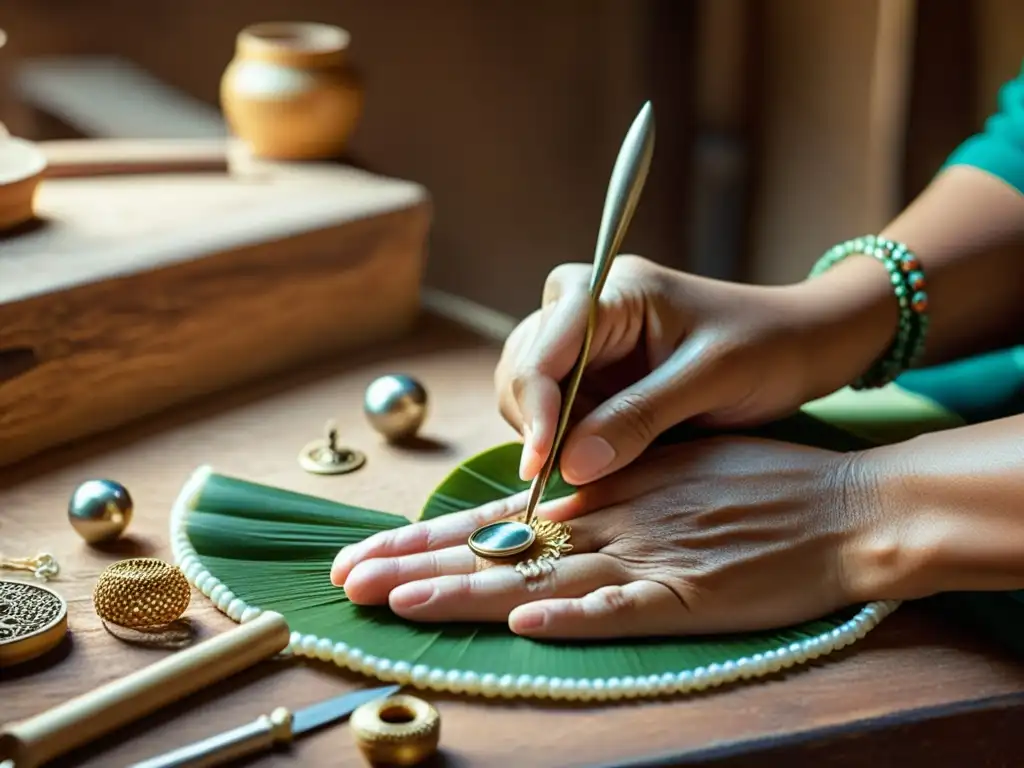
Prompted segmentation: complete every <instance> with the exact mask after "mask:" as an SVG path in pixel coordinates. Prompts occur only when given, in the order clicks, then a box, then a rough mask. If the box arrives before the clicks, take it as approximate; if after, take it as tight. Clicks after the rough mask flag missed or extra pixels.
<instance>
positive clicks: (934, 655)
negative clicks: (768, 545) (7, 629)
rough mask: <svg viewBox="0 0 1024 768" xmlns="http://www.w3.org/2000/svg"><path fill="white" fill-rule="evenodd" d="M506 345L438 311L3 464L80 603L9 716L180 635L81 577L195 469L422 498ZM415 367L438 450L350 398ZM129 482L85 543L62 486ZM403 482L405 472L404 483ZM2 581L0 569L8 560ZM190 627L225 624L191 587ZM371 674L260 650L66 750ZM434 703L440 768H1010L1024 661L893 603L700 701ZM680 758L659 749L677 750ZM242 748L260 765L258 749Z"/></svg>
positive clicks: (387, 500) (5, 695)
mask: <svg viewBox="0 0 1024 768" xmlns="http://www.w3.org/2000/svg"><path fill="white" fill-rule="evenodd" d="M499 348H500V346H499V344H498V343H497V342H496V341H495V340H493V339H492V340H488V339H487V338H485V337H484V336H482V335H477V334H476V333H474V332H471V331H469V330H468V329H467V328H465V327H460V326H458V325H456V324H455V323H453V322H451V321H449V320H443V319H440V318H438V317H436V316H435V315H433V314H431V313H428V314H426V315H425V318H424V321H423V322H422V323H419V324H418V327H417V330H416V332H415V334H414V335H413V336H411V337H409V338H407V339H405V340H403V341H400V342H395V343H393V344H391V345H389V346H387V347H384V348H381V349H379V350H377V351H375V352H374V353H362V354H361V355H360V356H354V355H352V356H347V357H345V359H343V360H338V361H337V364H335V365H333V366H327V367H322V368H319V369H316V370H308V371H302V372H295V373H294V374H292V375H290V376H289V377H287V378H285V379H279V380H276V381H271V382H267V383H264V384H261V385H259V386H255V387H250V388H248V389H246V390H245V391H238V392H235V393H233V394H230V395H223V396H218V397H216V398H213V399H210V400H207V401H205V402H202V403H200V404H198V405H194V406H189V407H188V408H182V409H180V410H177V411H174V412H171V413H167V414H165V415H163V416H160V417H159V418H152V419H150V420H148V421H146V422H144V423H140V424H137V425H135V426H132V427H130V428H122V429H119V430H118V431H117V432H115V433H114V434H109V435H105V436H103V437H101V438H92V439H89V440H88V441H86V442H84V443H81V444H78V445H74V446H70V447H68V448H64V449H61V450H60V451H57V452H52V453H48V454H45V455H43V456H40V457H36V458H35V459H34V460H32V461H31V462H29V463H26V464H22V465H19V466H16V467H12V468H9V469H7V470H4V471H3V472H2V473H0V542H2V545H3V546H2V549H3V550H4V552H5V553H9V554H10V555H17V556H22V555H31V554H35V553H37V552H38V551H40V550H45V551H49V552H51V553H52V554H54V555H55V556H56V557H57V559H58V560H59V561H60V563H61V565H62V566H63V572H62V574H61V575H60V577H59V579H58V580H57V581H54V582H51V586H53V587H54V588H56V589H57V590H58V591H59V592H60V593H62V594H63V595H64V596H65V597H66V598H67V600H68V602H69V606H70V607H69V616H70V627H71V634H70V640H69V642H67V643H66V644H65V645H64V646H63V647H62V648H61V649H59V651H58V652H57V653H56V654H55V655H54V656H53V657H52V658H48V659H46V660H44V661H43V662H41V663H33V664H32V665H31V666H30V667H28V668H26V669H24V670H21V671H19V672H17V673H15V672H14V671H6V672H4V673H3V677H2V678H0V721H6V720H9V719H18V718H22V717H25V716H29V715H32V714H34V713H37V712H39V711H41V710H44V709H45V708H47V707H49V706H51V705H53V704H55V703H57V702H58V701H61V700H63V699H65V698H67V697H69V696H73V695H75V694H78V693H80V692H83V691H86V690H88V689H91V688H93V687H95V686H97V685H100V684H101V683H104V682H107V681H109V680H112V679H114V678H117V677H120V676H122V675H124V674H126V673H128V672H130V671H132V670H135V669H137V668H139V667H141V666H143V665H146V664H149V663H152V662H153V661H154V660H155V659H157V658H159V657H160V656H161V655H162V654H164V653H167V652H168V651H163V650H155V649H146V648H138V647H133V646H129V645H126V644H125V643H124V642H123V641H121V640H118V639H116V638H115V637H113V636H112V635H111V634H109V633H108V632H107V631H105V630H104V628H103V627H102V625H101V624H100V621H99V620H98V619H97V617H96V615H95V614H94V612H93V610H92V604H91V599H90V593H91V589H92V585H93V583H94V581H95V579H96V577H97V576H98V575H99V573H100V572H101V571H102V569H103V568H104V567H105V566H106V565H108V564H109V563H110V562H113V561H114V560H116V559H119V558H122V557H124V556H128V555H133V554H145V555H156V556H162V557H165V558H170V553H169V547H168V510H169V507H170V504H171V502H172V500H173V499H174V497H175V495H176V494H177V493H178V491H179V489H180V488H181V485H182V483H183V481H184V480H185V479H186V478H187V477H188V475H189V473H190V472H191V471H192V470H193V469H194V468H195V467H196V466H197V465H200V464H205V463H209V464H211V465H212V466H213V467H214V468H215V469H216V470H218V471H221V472H224V473H227V474H233V475H238V476H240V477H245V478H250V479H254V480H257V481H260V482H265V483H271V484H276V485H280V486H283V487H287V488H291V489H295V490H299V491H304V492H313V493H318V494H321V495H324V496H327V497H331V498H336V499H341V500H346V501H349V502H352V503H356V504H364V505H367V506H371V507H376V508H379V509H388V510H393V511H400V512H403V513H406V514H409V515H412V514H415V513H416V512H417V511H418V509H419V506H420V504H421V503H422V501H423V499H424V498H425V496H426V495H427V494H428V493H429V492H430V490H431V489H432V488H433V487H434V485H435V484H436V483H438V482H439V481H440V480H441V479H442V477H443V476H444V475H445V474H446V473H447V471H448V470H449V469H450V468H451V467H452V465H453V464H454V463H455V462H457V461H459V460H461V459H463V458H466V457H468V456H470V455H471V454H473V453H475V452H478V451H480V450H482V449H485V448H487V447H489V446H491V445H493V444H495V443H498V442H501V441H503V440H506V439H509V438H510V436H511V433H510V431H509V429H508V427H507V426H506V425H505V424H504V423H503V422H502V421H501V419H500V417H499V416H498V413H497V409H496V407H495V404H494V396H493V392H492V371H493V367H494V364H495V362H496V360H497V355H498V352H499ZM392 371H404V372H408V373H411V374H412V375H414V376H417V377H418V378H420V379H421V380H422V381H423V382H424V383H425V385H426V386H427V388H428V390H429V392H430V397H431V412H430V416H429V420H428V422H427V425H426V427H425V433H424V434H425V436H426V437H429V438H430V439H431V440H432V441H436V446H435V447H434V448H433V449H431V450H425V451H423V452H416V451H412V450H399V449H391V448H387V447H385V446H384V445H382V443H381V442H380V440H379V439H378V438H377V437H376V435H375V434H374V433H372V432H371V430H370V428H369V426H368V425H367V424H366V422H365V420H364V419H363V417H362V414H361V412H360V410H359V404H360V400H361V396H362V392H363V388H364V387H365V385H366V383H367V382H368V381H370V379H371V378H373V377H374V376H376V375H379V374H382V373H385V372H392ZM328 418H333V419H335V420H337V423H338V425H339V428H340V429H339V431H340V437H341V440H342V442H344V443H346V444H349V445H352V446H355V447H358V448H360V449H361V450H364V451H366V452H367V454H368V459H369V460H368V462H367V464H366V466H365V467H364V468H363V469H362V470H360V471H359V472H357V473H355V474H352V475H348V476H342V477H314V476H311V475H308V474H305V473H303V471H302V470H301V469H300V468H299V467H298V465H297V463H296V455H297V453H298V451H299V450H300V448H301V447H302V446H303V445H304V444H305V443H306V442H307V441H308V440H309V439H311V438H316V437H318V436H319V435H320V433H321V429H322V427H323V424H324V421H325V420H326V419H328ZM97 476H104V477H110V478H113V479H116V480H118V481H120V482H122V483H124V484H125V485H126V486H127V487H128V488H129V490H130V491H131V493H132V494H133V496H134V498H135V501H136V517H135V520H134V521H133V523H132V526H131V529H130V534H131V535H130V537H128V538H127V539H125V540H124V541H123V542H122V543H121V545H120V546H117V547H115V548H112V549H110V550H108V551H98V550H95V549H90V548H89V547H87V546H86V545H85V544H84V543H83V542H82V541H81V540H80V539H79V538H78V537H77V536H76V535H75V533H74V532H73V531H72V530H71V528H70V526H69V525H68V523H67V521H66V516H65V515H66V505H67V499H68V495H69V494H70V492H71V490H72V488H74V486H75V485H76V484H77V483H78V482H80V481H82V480H84V479H86V478H90V477H97ZM397 478H401V482H396V479H397ZM5 576H7V574H5ZM188 616H189V617H190V618H191V620H192V622H193V624H194V626H195V627H196V631H197V633H198V635H199V637H208V636H210V635H211V634H214V633H217V632H220V631H223V630H225V629H226V628H228V627H229V626H230V621H229V620H228V619H227V618H226V617H225V616H223V615H221V614H220V613H218V612H217V611H216V610H215V609H214V608H213V607H212V606H211V605H210V603H209V602H208V601H207V600H206V598H204V597H203V596H202V595H200V594H198V593H195V594H194V597H193V602H192V605H191V608H190V610H189V612H188ZM367 682H368V681H367V680H366V679H363V678H359V677H358V676H355V675H349V674H345V673H342V672H340V671H339V670H338V669H337V668H335V667H333V666H330V665H327V664H320V663H316V662H309V661H304V660H300V659H291V660H282V661H273V662H268V663H265V664H263V665H261V666H260V667H258V668H256V669H254V670H252V671H251V672H250V673H247V674H243V675H241V676H240V677H238V678H234V679H231V680H229V681H227V682H225V683H223V684H221V685H218V686H216V687H215V688H213V689H210V690H207V691H205V692H203V693H202V694H200V695H197V696H195V697H192V698H190V699H187V700H185V701H183V702H181V703H180V704H179V705H176V706H174V707H172V708H169V709H167V710H165V711H162V712H160V713H158V714H157V715H155V716H153V717H150V718H147V719H145V720H143V721H141V722H139V723H137V724H135V725H133V726H131V727H129V728H127V729H125V730H124V731H123V732H119V733H117V734H115V735H112V736H111V737H109V738H106V739H104V740H103V741H102V742H101V743H98V744H95V745H93V746H91V747H90V748H89V749H88V750H87V751H84V752H81V753H76V754H74V755H70V756H68V757H67V758H65V759H62V760H61V761H60V762H59V763H58V764H60V765H85V766H103V768H113V767H114V766H121V765H125V764H126V763H128V762H129V761H132V760H138V759H142V758H144V757H147V756H150V755H153V754H156V753H159V752H161V751H163V750H166V749H168V748H171V747H174V746H178V745H181V744H182V743H184V742H186V741H189V740H194V739H197V738H201V737H204V736H207V735H210V734H212V733H214V732H216V731H219V730H222V729H226V728H228V727H231V726H235V725H238V724H241V723H243V722H246V721H248V720H250V719H252V718H254V717H255V716H257V715H258V714H260V713H263V712H265V711H268V709H269V708H271V707H273V706H276V705H288V706H291V707H300V706H303V705H305V704H307V703H311V702H315V701H318V700H320V699H323V698H325V697H327V696H329V695H332V694H335V693H338V692H341V691H343V690H345V689H348V688H352V687H354V686H360V685H365V684H366V683H367ZM425 696H426V697H428V698H430V699H431V700H432V701H434V702H435V704H436V705H437V706H438V708H439V710H440V711H441V713H442V718H443V730H442V747H443V751H444V758H443V760H442V761H440V762H439V764H440V765H445V766H458V767H460V768H462V767H463V766H465V767H466V768H491V767H498V766H500V767H501V768H510V767H518V766H522V767H523V768H526V767H527V766H529V767H530V768H551V767H554V766H559V767H562V766H565V767H568V766H599V765H666V766H667V765H698V764H699V765H713V766H719V767H720V766H739V765H756V766H774V765H786V766H789V767H794V766H795V767H799V766H804V765H807V766H810V765H814V766H823V765H824V766H840V765H841V766H864V765H872V766H875V767H876V768H878V767H880V766H890V765H892V766H895V765H907V764H921V765H924V764H927V765H931V766H946V765H949V766H982V765H984V766H1003V765H1006V766H1011V765H1019V762H1015V761H1014V755H1015V754H1017V749H1016V748H1014V747H1013V746H1012V745H1013V741H1012V739H1013V738H1014V737H1015V736H1016V730H1018V729H1019V726H1018V725H1017V722H1018V721H1019V719H1020V714H1021V712H1022V708H1024V664H1022V663H1020V662H1018V661H1016V660H1015V659H1013V658H1011V657H1009V656H1008V655H1004V654H1003V653H1001V652H1000V651H998V650H996V649H994V648H992V647H989V646H988V645H986V644H985V643H984V642H983V641H982V640H980V639H979V638H974V637H971V636H970V635H968V634H966V633H964V632H962V631H957V630H954V629H953V628H951V627H948V626H945V625H944V624H942V623H941V622H940V621H939V620H938V619H936V618H934V617H931V616H929V615H928V614H927V613H926V612H924V611H923V610H922V609H920V608H915V607H914V606H904V607H902V608H901V609H900V610H899V611H898V612H897V613H896V614H895V615H894V616H892V617H890V618H889V619H887V620H886V621H885V622H884V623H883V624H882V625H881V626H880V627H879V628H878V629H876V630H875V631H873V632H872V633H871V634H870V635H869V636H868V637H867V638H866V639H865V640H863V641H862V642H860V643H859V644H857V645H855V646H853V647H852V648H851V649H848V650H847V651H845V652H842V653H840V654H837V655H836V656H834V657H830V658H829V659H828V660H824V661H822V662H820V663H816V664H814V665H813V666H811V667H808V668H805V669H800V670H797V671H793V672H791V673H789V674H787V675H785V676H781V677H779V678H777V679H773V680H769V681H763V682H758V683H754V684H749V685H744V686H741V687H736V688H732V689H728V690H718V691H715V692H713V693H710V694H705V695H701V696H697V697H691V698H680V699H678V700H672V701H658V702H643V703H636V702H631V703H610V704H604V705H592V706H582V705H575V706H574V705H569V704H560V705H555V704H552V703H539V702H519V701H512V702H509V701H500V700H499V701H495V700H484V699H460V698H458V697H454V696H453V697H445V696H437V695H433V694H425ZM666 755H667V756H669V757H664V756H666ZM247 764H249V763H247ZM251 764H252V765H258V766H271V765H274V766H292V765H309V766H334V765H346V766H358V765H363V764H364V763H363V762H362V759H361V758H360V757H359V755H358V753H357V752H356V751H355V748H354V746H353V744H352V741H351V736H350V733H349V731H348V730H347V727H346V726H345V725H344V724H342V725H338V726H336V727H332V728H328V729H326V730H324V731H322V732H319V733H316V734H313V735H311V736H309V737H307V738H304V739H302V740H301V741H300V742H299V743H297V744H296V745H295V746H294V748H293V751H292V752H291V753H285V754H274V755H266V756H263V757H260V758H257V759H256V760H255V761H253V762H252V763H251Z"/></svg>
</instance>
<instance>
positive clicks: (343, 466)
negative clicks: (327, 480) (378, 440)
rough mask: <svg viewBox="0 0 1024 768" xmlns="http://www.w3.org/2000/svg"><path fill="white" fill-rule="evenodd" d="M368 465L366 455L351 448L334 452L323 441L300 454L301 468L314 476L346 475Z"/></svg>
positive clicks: (314, 442) (306, 448) (311, 444)
mask: <svg viewBox="0 0 1024 768" xmlns="http://www.w3.org/2000/svg"><path fill="white" fill-rule="evenodd" d="M365 463H366V454H365V453H363V452H362V451H356V450H353V449H351V448H343V449H341V450H340V451H332V450H331V449H330V448H328V447H327V446H326V444H325V443H324V441H323V440H314V441H313V442H312V443H310V444H309V445H307V446H306V447H305V448H303V449H302V452H301V453H300V454H299V466H301V467H302V468H303V469H304V470H306V471H307V472H311V473H313V474H314V475H344V474H346V473H348V472H354V471H356V470H357V469H359V468H360V467H361V466H363V464H365Z"/></svg>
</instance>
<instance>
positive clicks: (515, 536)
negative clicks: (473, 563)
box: [467, 520, 537, 557]
mask: <svg viewBox="0 0 1024 768" xmlns="http://www.w3.org/2000/svg"><path fill="white" fill-rule="evenodd" d="M536 538H537V532H536V531H534V530H533V528H532V527H531V526H529V525H527V524H526V523H520V522H518V521H515V520H499V521H498V522H496V523H488V524H487V525H482V526H480V527H479V528H477V529H476V530H475V531H473V533H471V534H470V536H469V541H468V542H467V543H468V544H469V548H470V549H471V550H473V552H475V553H476V554H478V555H480V557H512V556H514V555H518V554H520V553H522V552H525V551H526V550H528V549H529V548H530V547H531V546H532V545H533V542H534V541H535V540H536Z"/></svg>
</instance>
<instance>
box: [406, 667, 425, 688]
mask: <svg viewBox="0 0 1024 768" xmlns="http://www.w3.org/2000/svg"><path fill="white" fill-rule="evenodd" d="M429 674H430V668H429V667H427V665H426V664H417V665H416V666H415V667H413V668H412V672H411V673H410V675H409V679H410V680H411V682H412V684H413V685H415V686H420V687H422V686H423V684H424V683H426V682H427V675H429Z"/></svg>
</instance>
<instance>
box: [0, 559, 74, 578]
mask: <svg viewBox="0 0 1024 768" xmlns="http://www.w3.org/2000/svg"><path fill="white" fill-rule="evenodd" d="M0 568H6V569H8V570H11V571H31V572H32V575H33V576H35V577H36V578H37V579H41V580H42V581H49V580H50V579H52V578H54V577H55V576H57V574H59V573H60V564H59V563H58V562H57V560H56V559H55V558H54V556H53V555H51V554H50V553H49V552H40V553H39V554H38V555H36V556H35V557H4V556H3V555H0Z"/></svg>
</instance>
